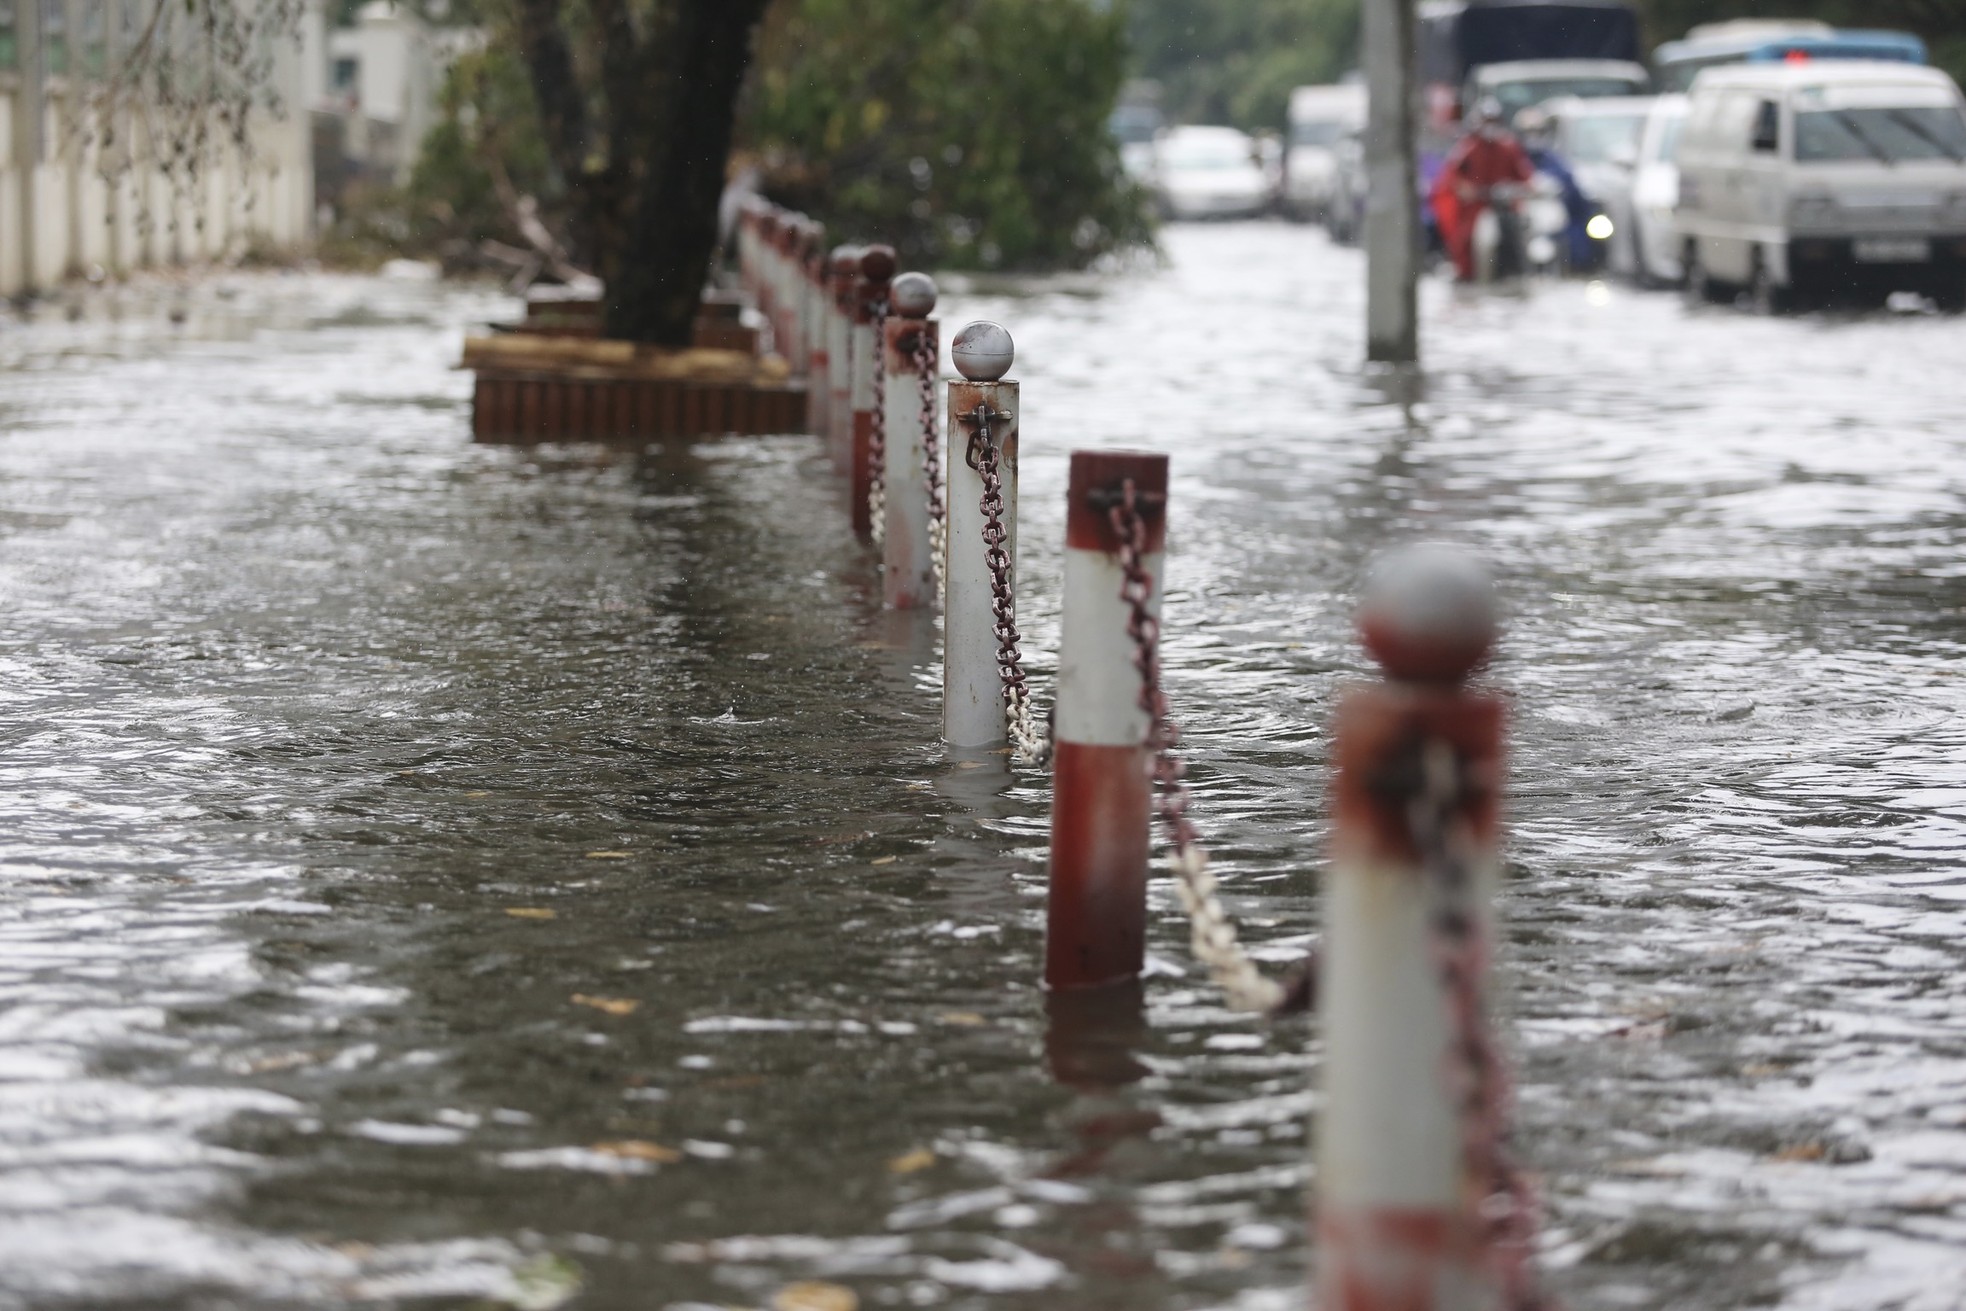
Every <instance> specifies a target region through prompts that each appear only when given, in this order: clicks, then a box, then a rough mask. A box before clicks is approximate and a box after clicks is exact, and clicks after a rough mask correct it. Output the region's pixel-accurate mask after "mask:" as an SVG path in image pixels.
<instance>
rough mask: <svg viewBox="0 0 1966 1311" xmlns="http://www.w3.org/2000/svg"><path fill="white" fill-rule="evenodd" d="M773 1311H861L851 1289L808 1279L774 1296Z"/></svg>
mask: <svg viewBox="0 0 1966 1311" xmlns="http://www.w3.org/2000/svg"><path fill="white" fill-rule="evenodd" d="M771 1311H860V1298H859V1297H858V1296H857V1295H856V1294H855V1293H854V1291H853V1290H852V1289H851V1288H842V1287H841V1286H840V1285H838V1284H822V1283H820V1282H819V1281H818V1280H816V1279H807V1280H801V1281H800V1282H799V1283H796V1284H787V1285H785V1287H783V1288H781V1289H779V1290H778V1291H777V1292H776V1293H774V1294H772V1298H771Z"/></svg>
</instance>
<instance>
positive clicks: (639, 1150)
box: [593, 1138, 683, 1165]
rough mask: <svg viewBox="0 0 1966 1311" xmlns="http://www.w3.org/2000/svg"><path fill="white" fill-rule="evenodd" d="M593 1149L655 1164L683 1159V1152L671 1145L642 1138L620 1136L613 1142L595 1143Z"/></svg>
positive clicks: (672, 1162) (671, 1163)
mask: <svg viewBox="0 0 1966 1311" xmlns="http://www.w3.org/2000/svg"><path fill="white" fill-rule="evenodd" d="M593 1150H595V1151H597V1152H601V1153H603V1154H605V1155H608V1156H619V1157H621V1158H622V1159H623V1160H628V1161H653V1162H655V1163H656V1164H657V1165H674V1164H675V1163H676V1162H678V1161H680V1160H682V1159H683V1154H682V1153H681V1152H679V1151H677V1150H676V1149H675V1148H673V1147H664V1146H663V1145H662V1144H661V1143H652V1142H649V1141H647V1140H646V1139H642V1138H622V1139H617V1140H616V1141H614V1142H607V1143H595V1144H594V1148H593Z"/></svg>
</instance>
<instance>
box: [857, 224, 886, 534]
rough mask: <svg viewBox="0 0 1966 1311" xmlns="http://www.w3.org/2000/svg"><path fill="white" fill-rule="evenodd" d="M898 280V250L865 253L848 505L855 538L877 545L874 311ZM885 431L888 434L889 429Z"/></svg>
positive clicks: (879, 361)
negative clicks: (874, 510) (874, 503)
mask: <svg viewBox="0 0 1966 1311" xmlns="http://www.w3.org/2000/svg"><path fill="white" fill-rule="evenodd" d="M893 277H894V247H892V246H880V245H874V246H869V247H867V248H866V250H864V251H863V252H861V256H860V270H859V274H858V276H857V277H856V278H855V279H854V284H853V324H852V327H851V329H850V332H851V334H852V336H851V340H852V343H853V344H852V350H851V355H852V357H853V377H852V378H851V379H849V380H848V383H847V386H848V391H849V393H850V396H849V399H850V400H851V402H852V405H853V427H852V431H851V432H850V434H849V446H848V453H847V469H848V477H847V495H848V497H849V498H850V501H849V504H848V506H847V510H848V517H849V518H850V519H852V521H853V533H854V536H856V537H858V538H859V539H860V540H861V541H863V542H871V541H873V540H874V520H873V515H872V510H873V506H872V503H871V501H870V500H869V497H870V494H871V493H872V491H873V486H874V425H875V424H877V423H880V422H882V419H883V416H881V415H878V414H876V413H874V371H875V370H876V369H881V368H884V367H885V365H884V363H883V352H882V347H881V341H880V337H879V336H878V332H879V330H878V329H877V328H876V327H875V326H874V308H875V306H876V305H877V304H879V303H880V302H883V301H885V300H886V299H887V296H888V283H889V282H890V281H891V280H892V279H893ZM883 431H885V429H883Z"/></svg>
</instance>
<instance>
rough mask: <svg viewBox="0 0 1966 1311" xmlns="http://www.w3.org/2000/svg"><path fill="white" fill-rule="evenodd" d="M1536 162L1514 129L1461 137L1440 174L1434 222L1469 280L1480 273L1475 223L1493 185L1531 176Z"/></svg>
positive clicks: (1456, 266) (1436, 182)
mask: <svg viewBox="0 0 1966 1311" xmlns="http://www.w3.org/2000/svg"><path fill="white" fill-rule="evenodd" d="M1535 176H1536V166H1535V165H1534V164H1532V163H1530V162H1529V154H1528V152H1527V151H1525V150H1524V149H1523V148H1522V144H1521V143H1520V142H1518V141H1517V140H1516V139H1515V137H1514V136H1513V135H1511V134H1510V133H1508V132H1506V131H1502V132H1497V133H1495V134H1494V135H1493V136H1490V135H1488V134H1487V133H1485V132H1470V133H1468V135H1466V136H1464V137H1462V138H1461V139H1460V141H1458V142H1457V143H1455V146H1454V149H1453V150H1452V151H1450V152H1449V153H1448V156H1447V160H1446V162H1445V163H1443V164H1442V165H1441V166H1440V176H1439V177H1437V178H1435V179H1434V189H1433V195H1432V196H1431V197H1430V198H1429V199H1430V202H1431V203H1432V205H1433V209H1434V222H1435V223H1437V224H1438V225H1439V226H1440V240H1441V244H1442V245H1444V246H1446V247H1447V255H1448V258H1449V259H1452V260H1453V261H1454V269H1455V271H1456V272H1457V273H1459V274H1460V275H1461V278H1462V280H1463V281H1465V280H1467V279H1469V278H1472V277H1474V225H1475V219H1477V218H1479V217H1480V215H1481V211H1482V210H1484V209H1486V208H1487V207H1488V190H1489V188H1490V187H1495V186H1499V185H1501V184H1502V183H1504V182H1528V181H1529V179H1531V178H1533V177H1535Z"/></svg>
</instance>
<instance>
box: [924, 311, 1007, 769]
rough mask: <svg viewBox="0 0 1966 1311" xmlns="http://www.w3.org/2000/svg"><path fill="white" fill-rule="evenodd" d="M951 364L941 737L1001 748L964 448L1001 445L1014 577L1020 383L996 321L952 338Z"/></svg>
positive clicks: (971, 467) (987, 596)
mask: <svg viewBox="0 0 1966 1311" xmlns="http://www.w3.org/2000/svg"><path fill="white" fill-rule="evenodd" d="M949 358H950V360H951V361H953V362H954V364H955V366H956V371H957V372H958V373H960V374H962V375H963V381H960V382H951V383H950V384H949V403H948V404H949V411H948V412H949V426H948V429H947V431H948V454H949V506H948V514H949V541H948V545H947V553H948V558H947V559H946V560H945V561H944V563H943V596H942V740H943V741H945V742H947V743H948V744H949V745H950V746H954V747H999V746H1002V745H1004V744H1005V742H1007V741H1008V740H1009V733H1008V731H1007V730H1006V728H1005V727H1004V707H1003V679H1002V678H1001V677H999V676H998V673H997V650H998V643H997V633H996V628H997V621H996V615H995V613H994V609H993V602H994V600H995V597H994V594H993V592H992V590H991V579H990V566H989V563H988V561H987V559H986V557H985V554H984V552H985V549H986V546H987V544H986V543H985V542H984V540H983V524H984V514H983V509H982V500H983V476H982V474H981V472H979V471H978V469H977V467H976V461H975V460H974V459H972V458H971V451H970V443H971V442H973V441H984V440H987V441H990V442H993V443H995V445H996V447H997V469H998V474H999V477H1000V478H1001V480H1002V495H1003V505H1004V508H1003V522H1004V525H1005V527H1007V528H1008V529H1009V530H1010V535H1009V536H1008V537H1007V538H1006V539H1005V540H1004V543H1003V549H1004V550H1005V552H1007V553H1008V555H1009V557H1010V569H1009V574H1010V576H1011V577H1012V578H1013V579H1014V578H1015V576H1016V572H1017V438H1018V433H1017V384H1016V383H1015V382H1004V381H1001V379H1002V378H1003V376H1004V374H1006V373H1008V372H1010V366H1011V363H1012V361H1013V360H1015V358H1016V346H1015V344H1014V343H1013V342H1012V341H1011V339H1010V333H1009V332H1007V331H1005V330H1004V328H1003V327H1002V325H1000V324H996V323H988V322H977V323H972V324H969V325H968V326H966V327H965V328H963V330H962V331H961V332H958V333H957V334H956V339H955V341H953V342H952V343H950V346H949Z"/></svg>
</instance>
